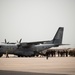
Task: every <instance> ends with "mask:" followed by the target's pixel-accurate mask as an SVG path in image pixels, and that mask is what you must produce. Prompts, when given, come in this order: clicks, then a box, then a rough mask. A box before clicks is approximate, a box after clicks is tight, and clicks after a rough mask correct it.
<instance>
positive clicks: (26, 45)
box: [20, 41, 49, 47]
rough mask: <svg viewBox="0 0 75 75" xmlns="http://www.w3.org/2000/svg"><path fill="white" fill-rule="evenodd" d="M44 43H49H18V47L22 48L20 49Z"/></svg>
mask: <svg viewBox="0 0 75 75" xmlns="http://www.w3.org/2000/svg"><path fill="white" fill-rule="evenodd" d="M45 42H49V41H36V42H22V43H20V46H22V47H30V46H32V45H38V44H44V43H45Z"/></svg>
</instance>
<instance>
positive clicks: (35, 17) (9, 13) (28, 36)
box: [0, 0, 75, 47]
mask: <svg viewBox="0 0 75 75" xmlns="http://www.w3.org/2000/svg"><path fill="white" fill-rule="evenodd" d="M58 27H64V36H63V43H67V44H68V43H69V44H71V45H72V47H75V0H0V42H3V41H4V39H5V38H6V39H7V40H8V41H9V42H13V41H14V42H16V40H19V39H20V38H22V39H23V40H22V42H30V41H41V40H42V41H43V40H51V39H52V38H53V37H54V35H55V33H56V31H57V29H58Z"/></svg>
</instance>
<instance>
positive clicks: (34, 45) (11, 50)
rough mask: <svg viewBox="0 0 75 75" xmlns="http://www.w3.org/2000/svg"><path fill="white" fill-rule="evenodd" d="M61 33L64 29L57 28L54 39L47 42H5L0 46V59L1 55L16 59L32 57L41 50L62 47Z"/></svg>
mask: <svg viewBox="0 0 75 75" xmlns="http://www.w3.org/2000/svg"><path fill="white" fill-rule="evenodd" d="M63 31H64V28H63V27H59V28H58V30H57V32H56V34H55V36H54V38H53V39H52V40H48V41H36V42H21V40H22V39H20V41H19V42H18V43H9V42H8V43H7V42H6V40H5V43H3V44H1V45H0V57H1V56H3V54H6V55H8V54H14V55H17V56H18V57H23V56H25V57H32V56H36V55H37V54H40V52H41V51H43V50H46V49H49V48H51V47H58V46H59V45H63V44H62V38H63Z"/></svg>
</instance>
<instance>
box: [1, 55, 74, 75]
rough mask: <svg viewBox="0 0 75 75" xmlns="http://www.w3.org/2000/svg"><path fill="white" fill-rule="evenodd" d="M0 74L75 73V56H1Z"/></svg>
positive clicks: (53, 74) (62, 74) (59, 74)
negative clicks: (47, 57)
mask: <svg viewBox="0 0 75 75" xmlns="http://www.w3.org/2000/svg"><path fill="white" fill-rule="evenodd" d="M0 75H75V57H49V59H48V60H47V59H46V57H31V58H29V57H27V58H26V57H23V58H22V57H20V58H18V57H13V56H11V57H10V58H5V57H1V58H0Z"/></svg>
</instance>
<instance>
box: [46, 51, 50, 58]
mask: <svg viewBox="0 0 75 75" xmlns="http://www.w3.org/2000/svg"><path fill="white" fill-rule="evenodd" d="M48 57H49V51H48V50H47V52H46V59H48Z"/></svg>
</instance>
